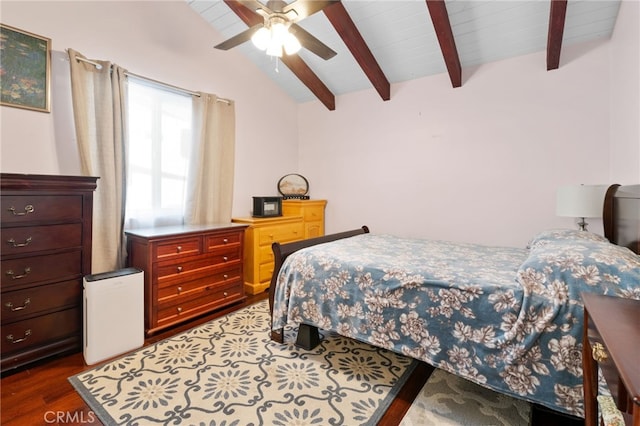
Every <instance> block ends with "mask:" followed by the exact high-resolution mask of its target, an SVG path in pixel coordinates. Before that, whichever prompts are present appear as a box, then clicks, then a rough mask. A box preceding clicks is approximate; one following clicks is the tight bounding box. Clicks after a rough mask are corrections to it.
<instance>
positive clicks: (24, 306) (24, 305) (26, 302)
mask: <svg viewBox="0 0 640 426" xmlns="http://www.w3.org/2000/svg"><path fill="white" fill-rule="evenodd" d="M29 303H31V298H29V297H27V298H26V299H24V302H23V303H22V306H13V302H7V303H5V304H4V306H6V307H7V308H9V309H10V310H11V312H15V311H21V310H23V309H27V306H29Z"/></svg>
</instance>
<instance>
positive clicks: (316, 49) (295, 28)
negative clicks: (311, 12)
mask: <svg viewBox="0 0 640 426" xmlns="http://www.w3.org/2000/svg"><path fill="white" fill-rule="evenodd" d="M289 31H290V32H291V34H293V35H295V36H296V38H297V39H298V41H299V42H300V44H301V45H302V47H304V48H305V49H307V50H309V51H310V52H313V53H315V54H316V55H318V56H319V57H321V58H322V59H325V60H327V59H331V58H333V57H334V56H336V52H335V51H334V50H333V49H331V48H330V47H329V46H327V45H326V44H324V43H323V42H321V41H320V40H318V39H317V38H315V37H314V36H312V35H311V34H310V33H308V32H307V31H306V30H305V29H304V28H302V27H301V26H299V25H297V24H291V27H289Z"/></svg>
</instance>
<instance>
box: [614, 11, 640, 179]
mask: <svg viewBox="0 0 640 426" xmlns="http://www.w3.org/2000/svg"><path fill="white" fill-rule="evenodd" d="M609 62H610V70H611V76H610V79H611V159H610V161H611V181H612V182H617V183H621V184H634V183H638V182H640V2H637V1H623V2H622V4H621V5H620V11H619V14H618V19H617V20H616V27H615V29H614V32H613V35H612V37H611V43H610V61H609Z"/></svg>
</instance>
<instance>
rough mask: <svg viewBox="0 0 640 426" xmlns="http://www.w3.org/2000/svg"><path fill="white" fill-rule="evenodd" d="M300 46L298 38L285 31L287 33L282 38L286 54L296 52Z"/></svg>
mask: <svg viewBox="0 0 640 426" xmlns="http://www.w3.org/2000/svg"><path fill="white" fill-rule="evenodd" d="M300 48H302V45H301V44H300V41H299V40H298V38H297V37H296V36H294V35H293V34H291V33H290V32H288V31H287V35H286V37H285V39H284V51H285V52H286V53H287V55H293V54H294V53H298V51H299V50H300Z"/></svg>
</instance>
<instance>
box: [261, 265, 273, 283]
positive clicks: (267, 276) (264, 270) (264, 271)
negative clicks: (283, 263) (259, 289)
mask: <svg viewBox="0 0 640 426" xmlns="http://www.w3.org/2000/svg"><path fill="white" fill-rule="evenodd" d="M273 268H274V263H273V261H271V262H268V263H261V264H260V273H259V275H258V281H259V282H265V281H269V280H271V276H272V275H273Z"/></svg>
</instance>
